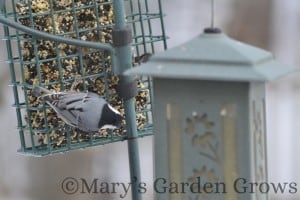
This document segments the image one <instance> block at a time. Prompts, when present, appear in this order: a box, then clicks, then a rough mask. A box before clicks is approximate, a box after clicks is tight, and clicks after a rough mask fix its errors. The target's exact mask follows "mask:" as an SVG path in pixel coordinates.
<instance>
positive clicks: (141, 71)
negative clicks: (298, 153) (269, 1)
mask: <svg viewBox="0 0 300 200" xmlns="http://www.w3.org/2000/svg"><path fill="white" fill-rule="evenodd" d="M291 71H293V69H291V68H289V67H287V66H285V65H283V64H281V63H279V62H277V61H276V60H274V59H273V56H272V54H271V53H270V52H267V51H265V50H262V49H259V48H256V47H253V46H250V45H248V44H244V43H241V42H239V41H236V40H233V39H231V38H229V37H227V36H226V35H225V34H223V33H221V31H219V30H218V29H206V30H205V33H203V34H201V35H200V36H198V37H196V38H194V39H192V40H191V41H189V42H187V43H185V44H183V45H180V46H177V47H175V48H172V49H169V50H167V51H165V52H161V53H159V54H156V55H154V56H153V57H152V58H151V59H150V60H149V62H147V63H145V64H142V65H141V66H140V67H137V68H133V69H131V70H129V71H127V72H126V74H127V75H146V76H151V77H153V92H154V108H153V123H154V153H155V155H154V159H155V180H158V181H157V183H156V184H155V185H156V187H157V191H158V192H159V193H156V199H172V200H174V199H187V200H188V199H210V200H219V199H225V200H227V199H228V200H229V199H230V200H234V199H240V200H246V199H248V200H254V199H267V193H264V194H262V193H260V192H259V191H258V190H257V189H258V188H255V191H254V192H253V193H251V192H250V191H246V192H244V193H239V190H242V189H241V187H243V186H247V184H249V183H253V182H258V183H262V182H266V181H267V159H266V125H265V118H266V117H265V82H266V81H270V80H273V79H275V78H278V77H280V76H283V75H285V74H287V73H289V72H291ZM161 178H165V180H166V181H167V182H166V183H164V182H163V181H161V180H160V179H161ZM239 178H244V179H245V180H246V181H247V182H246V183H244V182H243V181H242V180H241V181H239V180H240V179H239ZM172 182H173V185H172V184H171V185H170V183H172ZM180 183H187V184H188V185H189V186H185V187H184V189H182V187H181V185H180ZM192 183H195V184H194V186H196V187H193V186H191V185H192ZM196 183H197V184H198V185H197V184H196ZM218 183H219V184H218ZM176 184H177V187H178V188H179V189H177V190H174V187H176ZM207 184H213V186H212V188H209V189H207V188H205V187H207ZM165 186H166V187H168V188H169V189H170V187H173V189H170V190H169V189H165V188H163V187H165ZM234 186H236V188H235V187H234ZM248 186H249V185H248ZM217 187H218V188H217ZM248 189H249V188H248ZM182 190H184V191H182ZM174 191H175V192H174Z"/></svg>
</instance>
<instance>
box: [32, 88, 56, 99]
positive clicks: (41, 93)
mask: <svg viewBox="0 0 300 200" xmlns="http://www.w3.org/2000/svg"><path fill="white" fill-rule="evenodd" d="M51 94H54V93H53V92H51V91H50V90H47V89H45V88H43V87H40V86H33V88H32V95H33V96H35V97H37V98H38V100H40V99H42V100H46V101H47V97H48V96H50V95H51Z"/></svg>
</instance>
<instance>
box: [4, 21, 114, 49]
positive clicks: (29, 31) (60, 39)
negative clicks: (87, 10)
mask: <svg viewBox="0 0 300 200" xmlns="http://www.w3.org/2000/svg"><path fill="white" fill-rule="evenodd" d="M0 23H2V24H5V25H6V26H10V27H13V28H15V29H17V30H20V31H23V32H25V33H27V34H30V35H32V36H35V37H36V38H42V39H46V40H52V41H55V42H59V43H67V44H71V45H75V46H81V47H89V48H93V49H103V50H106V51H109V52H111V53H114V49H113V47H112V45H111V44H103V43H99V42H88V41H82V40H78V39H71V38H66V37H62V36H57V35H51V34H48V33H45V32H41V31H38V30H34V29H32V28H30V27H27V26H24V25H21V24H19V23H17V22H14V21H12V20H9V19H6V18H5V17H0Z"/></svg>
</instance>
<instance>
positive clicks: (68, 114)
mask: <svg viewBox="0 0 300 200" xmlns="http://www.w3.org/2000/svg"><path fill="white" fill-rule="evenodd" d="M87 94H88V93H83V92H63V93H54V94H49V95H46V96H44V98H43V99H44V100H45V101H46V102H47V103H48V104H49V105H50V106H51V107H52V108H53V109H54V110H55V112H56V113H57V114H58V115H59V117H60V118H62V120H64V121H65V122H66V123H67V124H69V125H71V126H74V127H78V121H79V120H80V119H79V117H80V114H81V113H82V112H83V107H82V106H83V103H84V101H85V98H86V96H87Z"/></svg>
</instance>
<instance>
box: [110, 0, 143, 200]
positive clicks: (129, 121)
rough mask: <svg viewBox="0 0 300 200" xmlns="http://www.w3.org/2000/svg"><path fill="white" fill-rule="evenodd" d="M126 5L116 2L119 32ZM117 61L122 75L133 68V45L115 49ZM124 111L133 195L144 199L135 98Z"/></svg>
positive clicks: (137, 198)
mask: <svg viewBox="0 0 300 200" xmlns="http://www.w3.org/2000/svg"><path fill="white" fill-rule="evenodd" d="M125 16H126V15H125V5H124V0H114V17H115V27H114V29H117V30H126V22H125ZM115 50H116V55H117V56H116V59H117V63H118V64H119V65H118V66H117V67H118V68H119V69H118V71H119V72H121V73H120V74H122V73H123V72H124V71H125V70H127V69H130V68H131V67H132V55H131V54H132V53H131V43H129V44H125V45H123V46H117V47H115ZM120 63H122V64H120ZM123 78H124V81H126V82H132V81H134V78H133V77H131V76H125V77H123ZM124 109H125V115H126V125H127V126H126V128H127V136H128V141H127V142H128V153H129V165H130V180H131V183H132V188H131V193H132V199H133V200H140V199H142V195H141V193H139V188H138V185H139V183H140V182H141V172H140V160H139V149H138V140H137V138H138V133H137V126H136V113H135V104H134V98H130V99H128V100H125V101H124Z"/></svg>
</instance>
